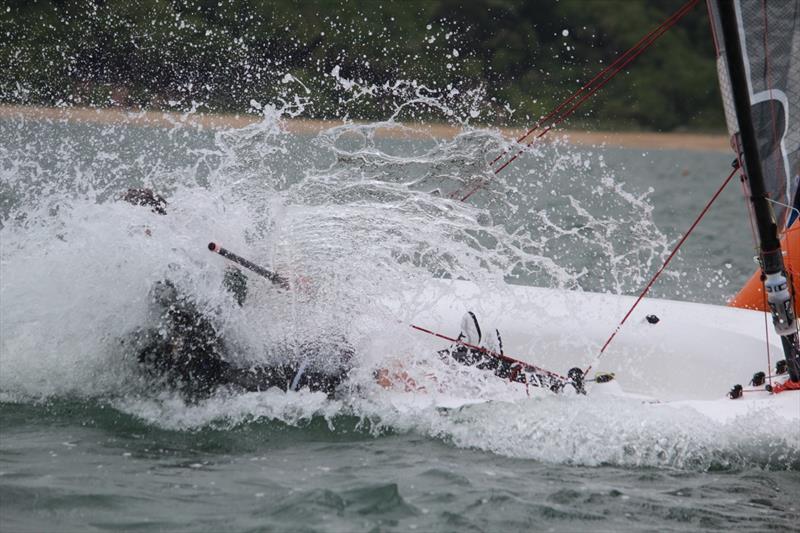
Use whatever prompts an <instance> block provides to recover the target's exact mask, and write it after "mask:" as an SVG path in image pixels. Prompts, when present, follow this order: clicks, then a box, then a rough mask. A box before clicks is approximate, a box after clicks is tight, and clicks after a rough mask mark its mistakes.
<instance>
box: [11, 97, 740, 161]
mask: <svg viewBox="0 0 800 533" xmlns="http://www.w3.org/2000/svg"><path fill="white" fill-rule="evenodd" d="M0 118H11V119H14V118H17V119H34V120H67V121H71V122H78V123H88V124H118V123H126V124H133V125H139V126H151V127H162V128H165V127H171V126H174V125H176V124H178V123H180V124H184V125H188V126H193V127H198V128H203V129H206V128H207V129H227V128H244V127H246V126H249V125H251V124H255V123H257V122H259V121H260V120H261V118H260V117H257V116H254V115H238V114H235V115H223V114H219V115H214V114H201V113H194V114H188V113H176V112H172V111H132V110H129V109H122V108H102V109H100V108H86V107H73V108H54V107H36V106H15V105H0ZM343 124H344V122H343V121H341V120H316V119H284V120H282V121H281V128H282V129H283V130H285V131H286V132H288V133H291V134H294V135H313V134H317V133H319V132H320V131H323V130H325V129H329V128H333V127H336V126H341V125H343ZM401 124H402V125H404V126H406V128H403V129H402V130H396V129H389V128H387V129H386V130H384V131H383V132H381V130H380V129H379V130H378V132H377V135H378V136H380V137H384V138H405V139H409V138H424V137H436V138H442V139H450V138H453V137H455V136H456V135H458V134H459V133H460V132H461V131H462V129H461V128H459V127H456V126H451V125H448V124H441V123H434V124H423V123H401ZM478 127H480V128H489V129H492V128H493V127H492V126H476V128H478ZM494 129H499V131H500V133H501V134H502V135H503V136H505V137H508V138H517V137H519V136H520V135H521V134H522V133H524V132H525V131H526V130H524V129H522V128H494ZM554 138H558V139H565V140H566V142H568V143H569V144H572V145H575V146H587V147H597V146H601V145H602V146H606V147H620V148H638V149H646V150H688V151H695V152H697V151H703V152H729V151H730V144H729V142H728V137H727V135H725V134H706V133H658V132H644V131H643V132H639V131H624V132H611V131H580V130H556V131H554V132H553V135H552V136H551V137H550V141H552V140H553V139H554ZM541 141H544V142H548V137H542V139H541Z"/></svg>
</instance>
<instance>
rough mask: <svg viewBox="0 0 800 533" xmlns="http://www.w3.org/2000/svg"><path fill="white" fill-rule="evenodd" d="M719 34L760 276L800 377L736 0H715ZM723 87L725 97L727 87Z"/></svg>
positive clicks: (791, 372)
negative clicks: (752, 222)
mask: <svg viewBox="0 0 800 533" xmlns="http://www.w3.org/2000/svg"><path fill="white" fill-rule="evenodd" d="M717 9H718V12H719V20H720V26H721V29H722V40H723V42H724V45H725V50H726V53H727V61H726V63H727V70H728V76H729V80H730V96H731V97H732V100H733V107H734V109H735V111H736V121H737V123H738V128H737V130H738V131H736V133H735V136H734V137H735V140H736V145H737V150H738V152H739V157H740V160H741V162H742V164H743V170H744V175H745V178H746V180H747V182H748V186H749V193H750V202H751V206H752V209H753V214H754V216H755V222H756V227H757V230H758V240H759V256H760V259H761V261H760V263H761V270H762V273H763V276H762V277H763V278H764V289H765V290H766V292H767V301H768V303H769V307H770V311H771V313H772V323H773V325H774V326H775V331H776V332H777V333H778V334H779V335H780V336H781V341H782V344H783V351H784V356H785V357H786V363H787V367H788V369H789V377H790V379H791V380H792V381H800V350H799V349H798V333H797V323H796V317H795V314H794V302H793V298H792V294H791V293H790V292H789V290H788V287H787V280H786V269H785V266H784V263H783V253H782V252H781V247H780V240H779V239H778V227H777V225H776V223H775V216H774V214H773V211H772V206H771V205H770V203H769V199H768V196H767V189H766V186H765V184H764V172H763V168H762V167H761V161H762V158H761V157H760V154H759V145H758V140H757V136H756V131H755V128H754V126H753V121H752V118H751V101H750V89H749V86H748V77H747V71H746V68H745V60H744V55H743V52H742V45H741V42H740V32H739V22H738V19H737V16H736V5H735V2H733V1H732V0H717ZM722 89H723V98H725V97H726V96H727V95H725V94H724V93H725V88H724V87H722Z"/></svg>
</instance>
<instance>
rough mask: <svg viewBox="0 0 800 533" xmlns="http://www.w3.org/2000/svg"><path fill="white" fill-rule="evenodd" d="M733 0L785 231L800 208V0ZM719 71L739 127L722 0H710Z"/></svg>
mask: <svg viewBox="0 0 800 533" xmlns="http://www.w3.org/2000/svg"><path fill="white" fill-rule="evenodd" d="M718 1H723V2H728V1H732V2H733V4H734V7H735V10H736V16H737V19H738V31H739V42H740V43H741V47H742V54H743V56H744V64H745V65H744V66H745V72H746V76H747V85H748V91H749V93H750V103H751V108H750V115H751V118H752V122H753V125H754V127H755V132H756V137H757V141H758V149H759V155H760V157H761V169H762V172H763V174H764V182H765V186H766V190H767V193H768V195H769V198H770V200H772V202H771V203H772V208H773V211H774V213H775V220H776V222H777V224H778V228H779V229H780V230H782V229H784V228H788V227H789V226H791V224H792V223H793V222H794V221H795V219H796V218H797V215H798V211H794V210H792V209H790V208H789V207H788V206H793V207H795V208H800V205H798V202H800V198H798V196H797V190H798V180H800V20H799V17H800V0H769V1H767V0H718ZM709 14H710V16H711V21H712V29H713V33H714V42H715V44H716V48H717V74H718V76H719V83H720V89H721V91H722V99H723V102H724V104H725V118H726V122H727V125H728V131H729V133H730V135H731V137H733V136H734V135H735V134H736V133H738V131H739V126H738V121H737V119H736V113H735V111H734V106H733V98H732V95H731V90H730V79H729V77H728V76H729V75H728V68H727V56H726V52H725V45H724V42H723V39H722V38H721V35H722V28H721V22H720V17H719V9H718V5H717V1H713V0H712V1H709Z"/></svg>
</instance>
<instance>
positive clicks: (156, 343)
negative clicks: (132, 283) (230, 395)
mask: <svg viewBox="0 0 800 533" xmlns="http://www.w3.org/2000/svg"><path fill="white" fill-rule="evenodd" d="M120 199H122V200H124V201H126V202H128V203H131V204H133V205H139V206H146V207H150V208H151V210H152V211H153V213H156V214H159V215H166V214H167V211H166V206H167V202H166V200H164V198H163V197H162V196H160V195H158V194H156V193H154V192H153V191H152V190H150V189H129V190H128V191H127V192H126V193H124V194H123V195H122V196H121V197H120ZM145 231H146V233H147V235H150V231H149V229H148V230H145ZM223 285H224V287H225V288H226V289H227V290H228V291H230V292H231V294H232V295H233V296H234V298H235V300H236V302H237V303H238V304H239V305H243V304H244V302H245V299H246V297H247V277H246V276H245V274H244V273H243V272H242V271H241V270H239V269H237V268H229V269H228V270H227V271H226V272H225V278H224V280H223ZM150 303H151V315H152V318H153V324H152V325H151V326H150V327H147V328H140V329H138V330H137V331H135V332H134V334H133V341H132V344H133V346H134V350H135V351H136V360H137V362H138V363H139V364H140V366H141V368H143V369H144V371H145V372H146V373H147V374H148V375H150V376H151V377H152V378H154V379H156V380H157V381H160V382H162V383H163V384H165V385H167V386H168V387H170V388H172V389H174V390H178V391H180V392H181V393H183V394H184V395H186V396H188V397H192V398H197V397H204V396H208V395H210V394H213V393H214V392H215V391H216V390H217V389H219V388H229V389H234V390H239V391H249V392H253V391H263V390H267V389H269V388H272V387H277V388H279V389H281V390H284V391H287V390H300V389H309V390H311V391H321V392H324V393H326V394H328V395H329V396H332V395H333V394H334V393H335V392H336V390H337V389H338V388H339V387H340V385H341V384H342V383H343V382H344V381H345V379H346V378H347V374H348V372H349V370H350V366H351V364H352V356H353V350H352V348H351V347H350V346H349V345H348V344H347V343H346V341H344V339H341V338H333V337H323V338H319V339H316V340H314V341H311V342H306V343H302V344H300V345H299V346H297V347H295V348H294V349H290V348H289V347H280V348H279V351H281V352H283V353H281V354H279V356H280V358H281V359H283V360H285V361H287V362H285V363H281V364H274V365H260V366H252V367H242V366H236V365H234V364H233V363H232V362H231V361H230V360H229V357H228V353H229V349H228V347H227V346H226V343H225V342H224V340H223V339H222V337H221V336H220V335H219V333H218V331H217V328H216V327H215V326H214V324H213V323H212V321H211V319H210V318H208V317H207V316H206V315H204V314H203V313H202V312H201V311H200V310H199V309H198V306H197V303H196V302H195V301H194V300H193V299H192V298H191V297H189V296H187V295H186V294H182V293H181V292H180V291H179V290H178V289H177V288H176V286H175V284H174V283H172V282H171V281H170V280H163V281H159V282H157V283H156V284H155V285H154V286H153V288H152V289H151V291H150Z"/></svg>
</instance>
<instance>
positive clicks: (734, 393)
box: [728, 385, 744, 400]
mask: <svg viewBox="0 0 800 533" xmlns="http://www.w3.org/2000/svg"><path fill="white" fill-rule="evenodd" d="M743 392H744V391H743V390H742V386H741V385H734V386H733V388H732V389H731V391H730V392H729V393H728V398H730V399H731V400H735V399H736V398H741V397H742V393H743Z"/></svg>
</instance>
